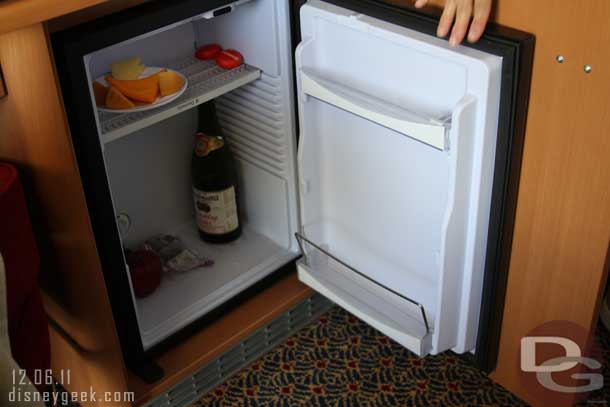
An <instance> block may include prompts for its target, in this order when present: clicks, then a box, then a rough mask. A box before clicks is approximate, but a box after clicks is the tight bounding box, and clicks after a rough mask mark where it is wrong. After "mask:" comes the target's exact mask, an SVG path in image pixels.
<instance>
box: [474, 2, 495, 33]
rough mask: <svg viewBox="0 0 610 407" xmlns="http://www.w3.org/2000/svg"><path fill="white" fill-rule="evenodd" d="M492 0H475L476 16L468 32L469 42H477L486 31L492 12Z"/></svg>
mask: <svg viewBox="0 0 610 407" xmlns="http://www.w3.org/2000/svg"><path fill="white" fill-rule="evenodd" d="M491 1H492V0H475V2H474V18H473V20H472V23H471V24H470V30H469V32H468V42H477V41H478V40H479V39H480V38H481V36H482V35H483V31H485V26H486V25H487V20H489V14H490V13H491Z"/></svg>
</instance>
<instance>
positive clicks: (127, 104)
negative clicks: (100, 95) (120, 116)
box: [106, 86, 136, 109]
mask: <svg viewBox="0 0 610 407" xmlns="http://www.w3.org/2000/svg"><path fill="white" fill-rule="evenodd" d="M135 106H136V105H135V104H134V103H133V102H132V101H131V100H129V99H128V98H126V97H125V95H123V94H122V93H121V92H120V91H119V90H118V89H117V88H115V87H114V86H111V87H110V89H108V93H107V94H106V107H107V108H108V109H131V108H132V107H135Z"/></svg>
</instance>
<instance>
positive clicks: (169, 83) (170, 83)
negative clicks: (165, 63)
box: [157, 71, 184, 96]
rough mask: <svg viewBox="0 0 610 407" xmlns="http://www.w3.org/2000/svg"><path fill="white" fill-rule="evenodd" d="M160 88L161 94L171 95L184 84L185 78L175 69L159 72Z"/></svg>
mask: <svg viewBox="0 0 610 407" xmlns="http://www.w3.org/2000/svg"><path fill="white" fill-rule="evenodd" d="M157 75H158V76H159V90H160V92H161V96H169V95H173V94H174V93H176V92H178V91H179V90H180V89H182V86H184V78H183V77H182V76H180V75H178V74H177V73H176V72H173V71H166V72H159V73H158V74H157Z"/></svg>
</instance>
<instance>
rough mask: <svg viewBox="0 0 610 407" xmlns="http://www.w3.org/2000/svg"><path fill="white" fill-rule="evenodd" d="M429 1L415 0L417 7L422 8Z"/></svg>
mask: <svg viewBox="0 0 610 407" xmlns="http://www.w3.org/2000/svg"><path fill="white" fill-rule="evenodd" d="M427 3H428V0H416V1H415V7H416V8H422V7H424V6H425V5H426V4H427Z"/></svg>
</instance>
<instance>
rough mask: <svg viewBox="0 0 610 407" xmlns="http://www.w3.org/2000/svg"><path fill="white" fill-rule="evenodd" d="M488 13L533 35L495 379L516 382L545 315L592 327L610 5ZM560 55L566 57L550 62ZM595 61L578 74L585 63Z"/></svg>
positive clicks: (603, 205) (514, 7)
mask: <svg viewBox="0 0 610 407" xmlns="http://www.w3.org/2000/svg"><path fill="white" fill-rule="evenodd" d="M494 19H495V20H496V21H498V22H499V23H501V24H503V25H507V26H511V27H515V28H519V29H522V30H525V31H529V32H532V33H534V34H535V35H536V50H535V57H534V70H533V78H532V88H531V98H530V107H529V114H528V124H527V131H526V136H525V147H524V157H523V166H522V172H521V180H520V188H519V199H518V204H517V215H516V225H515V234H514V240H513V248H512V255H511V266H510V273H509V280H508V291H507V298H506V305H505V310H504V321H503V329H502V337H501V343H500V356H499V360H498V365H497V369H496V371H495V372H494V374H493V378H494V379H495V380H497V381H499V382H500V383H501V384H503V385H504V386H506V387H507V388H509V389H511V390H512V391H514V392H516V393H517V394H518V395H520V396H521V397H523V398H524V399H526V400H528V401H530V402H532V403H533V404H535V405H540V406H543V405H545V404H544V402H543V401H541V400H533V399H531V398H530V396H529V395H528V394H527V393H526V392H525V391H524V390H523V388H522V386H521V384H520V381H519V374H520V372H519V370H518V358H519V352H520V349H519V344H520V339H521V337H522V336H524V335H526V334H527V333H528V332H529V331H530V330H531V329H533V328H535V327H536V326H537V325H540V324H542V323H544V322H546V321H550V320H556V319H560V320H570V321H573V322H576V323H578V324H580V325H582V326H584V327H586V328H593V327H594V324H595V320H596V318H597V312H596V311H597V306H598V303H599V301H598V297H599V294H600V292H601V291H602V290H603V286H604V283H605V279H606V267H605V259H606V254H607V251H608V243H609V236H610V190H609V188H608V185H610V159H609V157H610V109H609V108H608V107H609V106H610V87H609V85H610V81H609V79H608V75H607V72H609V69H610V48H609V47H608V44H609V43H610V26H608V24H607V22H608V20H609V19H610V2H608V1H606V0H589V1H586V2H572V1H566V0H562V1H556V0H541V1H536V2H528V3H527V4H520V3H519V2H514V1H510V0H499V1H498V3H497V9H496V14H495V16H494ZM559 54H561V55H563V57H564V62H563V63H561V64H559V63H558V62H557V61H556V56H557V55H559ZM585 64H590V65H591V66H592V68H593V70H592V71H591V73H590V74H586V73H585V72H584V69H583V67H584V65H585Z"/></svg>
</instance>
